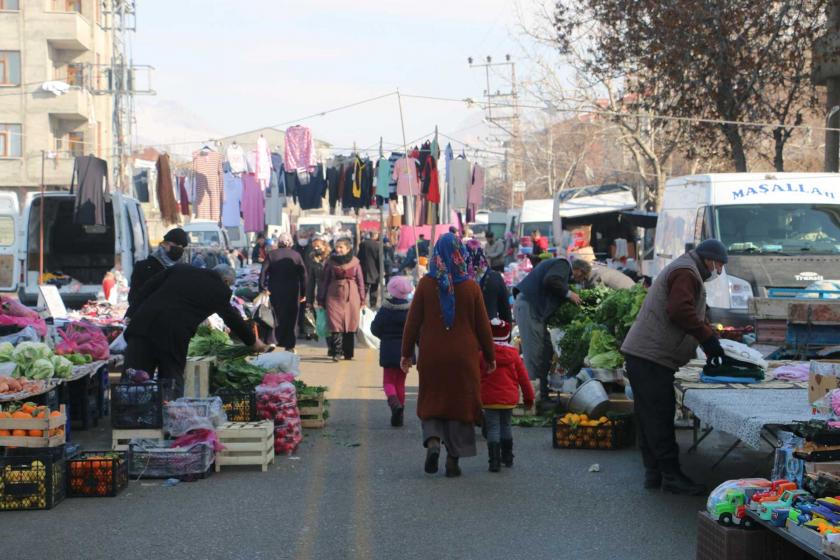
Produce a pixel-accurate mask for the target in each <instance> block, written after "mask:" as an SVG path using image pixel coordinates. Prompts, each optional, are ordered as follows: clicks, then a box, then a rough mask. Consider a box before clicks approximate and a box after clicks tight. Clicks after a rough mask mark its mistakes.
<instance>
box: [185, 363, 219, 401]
mask: <svg viewBox="0 0 840 560" xmlns="http://www.w3.org/2000/svg"><path fill="white" fill-rule="evenodd" d="M215 364H216V358H206V357H199V358H188V359H187V365H186V366H185V367H184V396H185V397H193V398H197V399H201V398H204V397H209V396H210V370H211V369H212V368H213V366H214V365H215Z"/></svg>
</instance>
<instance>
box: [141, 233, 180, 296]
mask: <svg viewBox="0 0 840 560" xmlns="http://www.w3.org/2000/svg"><path fill="white" fill-rule="evenodd" d="M189 244H190V238H189V237H188V236H187V232H185V231H184V230H182V229H181V228H175V229H170V230H169V231H168V232H166V235H164V236H163V241H161V242H160V245H158V248H157V249H155V250H154V251H153V252H152V254H151V255H149V256H148V258H145V259H143V260H142V261H137V262H136V263H134V270H133V271H132V273H131V285H130V287H129V291H128V304H129V305H134V304H135V303H138V300H137V296H138V294H139V293H140V291H141V290H142V289H143V284H145V283H146V282H147V281H149V280H150V279H151V278H152V277H153V276H155V275H156V274H158V273H159V272H163V271H164V270H165V269H167V268H169V267H171V266H174V265H176V264H178V262H180V260H181V257H182V256H183V255H184V249H185V248H186V247H187V245H189Z"/></svg>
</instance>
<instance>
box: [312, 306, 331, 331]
mask: <svg viewBox="0 0 840 560" xmlns="http://www.w3.org/2000/svg"><path fill="white" fill-rule="evenodd" d="M315 334H317V335H318V338H327V335H329V334H330V331H329V329H327V312H326V310H325V309H324V308H323V307H319V308H318V309H316V310H315Z"/></svg>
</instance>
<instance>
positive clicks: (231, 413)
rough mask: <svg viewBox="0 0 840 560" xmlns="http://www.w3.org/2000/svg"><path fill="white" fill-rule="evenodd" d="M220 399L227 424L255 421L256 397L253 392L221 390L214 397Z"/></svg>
mask: <svg viewBox="0 0 840 560" xmlns="http://www.w3.org/2000/svg"><path fill="white" fill-rule="evenodd" d="M215 396H217V397H219V398H220V399H222V406H223V407H224V409H225V414H226V415H227V419H228V422H253V421H254V420H256V419H257V397H256V394H255V393H254V391H237V390H236V389H230V388H222V389H219V390H218V391H216V395H215Z"/></svg>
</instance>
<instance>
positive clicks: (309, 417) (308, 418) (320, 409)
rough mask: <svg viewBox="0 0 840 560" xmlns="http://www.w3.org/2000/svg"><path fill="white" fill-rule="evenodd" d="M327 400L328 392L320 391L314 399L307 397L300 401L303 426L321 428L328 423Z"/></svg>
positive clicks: (299, 407)
mask: <svg viewBox="0 0 840 560" xmlns="http://www.w3.org/2000/svg"><path fill="white" fill-rule="evenodd" d="M326 400H327V399H326V394H325V393H319V394H318V397H316V398H314V399H309V398H306V399H301V400H299V401H298V412H299V413H300V426H301V428H308V429H319V428H323V427H324V426H326V425H327V418H326V411H327V405H326Z"/></svg>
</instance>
